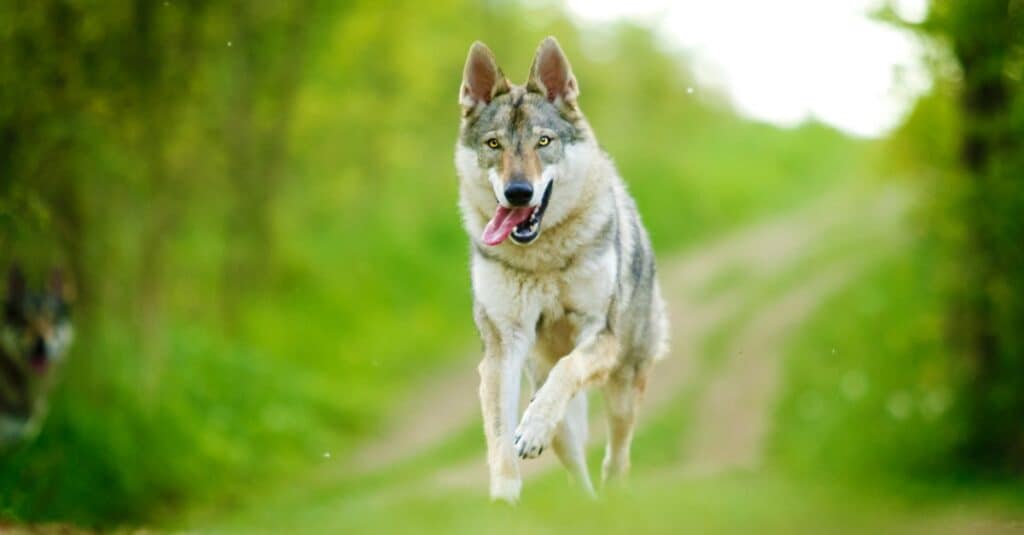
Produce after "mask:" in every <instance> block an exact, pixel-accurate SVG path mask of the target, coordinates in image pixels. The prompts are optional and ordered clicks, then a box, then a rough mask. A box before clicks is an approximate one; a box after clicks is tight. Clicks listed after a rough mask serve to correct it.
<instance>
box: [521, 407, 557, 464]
mask: <svg viewBox="0 0 1024 535" xmlns="http://www.w3.org/2000/svg"><path fill="white" fill-rule="evenodd" d="M531 409H534V410H531ZM535 409H536V408H535V407H534V406H533V405H532V404H531V405H530V406H529V407H527V408H526V413H525V414H523V421H522V422H520V424H519V428H518V429H516V436H515V439H514V440H513V442H512V446H513V447H514V448H515V450H516V454H517V455H519V457H520V458H521V459H532V458H534V457H538V456H540V454H541V453H544V448H545V447H546V446H547V445H548V444H550V443H551V436H552V434H553V433H554V432H555V427H556V426H557V425H558V422H552V421H551V420H550V419H549V418H546V417H543V416H541V415H539V414H538V413H537V411H536V410H535Z"/></svg>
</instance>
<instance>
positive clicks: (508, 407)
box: [478, 318, 532, 503]
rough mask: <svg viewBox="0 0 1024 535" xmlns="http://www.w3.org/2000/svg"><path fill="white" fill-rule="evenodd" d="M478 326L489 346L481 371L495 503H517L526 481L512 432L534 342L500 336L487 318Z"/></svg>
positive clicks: (510, 335)
mask: <svg viewBox="0 0 1024 535" xmlns="http://www.w3.org/2000/svg"><path fill="white" fill-rule="evenodd" d="M478 323H482V325H480V331H481V334H483V339H484V346H485V348H484V358H483V360H482V361H480V366H479V367H478V371H479V372H480V406H481V409H482V412H483V419H484V434H485V435H486V437H487V464H488V467H489V468H490V477H491V499H492V500H504V501H506V502H509V503H516V502H517V501H518V500H519V492H520V490H521V489H522V480H521V479H520V476H519V462H518V459H517V458H516V454H515V452H514V451H513V449H512V431H513V430H514V429H515V425H516V422H518V420H519V387H520V380H521V378H522V373H523V363H524V361H525V360H526V354H527V352H528V351H529V348H530V344H531V340H532V338H531V337H530V336H529V335H528V334H526V333H519V332H515V331H510V332H499V331H498V330H497V329H495V328H494V325H493V324H492V323H491V322H490V321H486V318H485V321H484V322H479V321H478Z"/></svg>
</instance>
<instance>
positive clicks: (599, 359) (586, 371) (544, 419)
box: [514, 323, 619, 459]
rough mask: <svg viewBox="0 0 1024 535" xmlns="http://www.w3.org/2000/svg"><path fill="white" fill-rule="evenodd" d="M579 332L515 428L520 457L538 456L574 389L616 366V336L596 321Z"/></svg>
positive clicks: (599, 380) (602, 378)
mask: <svg viewBox="0 0 1024 535" xmlns="http://www.w3.org/2000/svg"><path fill="white" fill-rule="evenodd" d="M583 332H584V334H583V335H582V336H581V337H580V339H579V342H578V343H577V345H576V347H575V349H573V350H572V352H571V353H569V354H568V355H566V356H564V357H562V358H561V359H560V360H559V361H558V363H556V364H555V366H554V367H553V368H551V373H549V374H548V378H547V381H545V382H544V386H542V387H541V388H540V390H539V391H537V394H536V395H535V396H534V399H533V401H532V402H531V403H530V405H529V406H528V407H527V408H526V412H525V413H524V414H523V420H522V422H521V423H520V424H519V427H518V428H517V429H516V436H515V439H514V448H515V451H516V454H517V455H518V456H520V457H522V458H524V459H526V458H532V457H536V456H538V455H540V454H541V452H543V451H544V448H545V446H547V445H548V444H549V443H550V442H551V437H552V435H553V434H554V432H555V428H556V427H558V423H559V422H561V421H562V418H563V417H564V416H565V410H566V406H567V405H568V403H569V400H570V399H572V397H573V396H575V395H576V393H577V392H580V391H581V390H583V389H585V388H587V387H589V386H593V385H596V384H601V383H603V382H604V381H605V380H606V379H607V377H608V374H609V373H611V371H612V370H613V369H614V367H615V366H616V363H617V357H618V354H619V340H618V338H617V337H616V336H615V335H614V334H612V333H611V332H610V331H609V330H607V327H606V326H605V325H604V324H600V323H593V324H591V325H589V328H588V329H585V330H584V331H583Z"/></svg>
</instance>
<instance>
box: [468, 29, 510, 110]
mask: <svg viewBox="0 0 1024 535" xmlns="http://www.w3.org/2000/svg"><path fill="white" fill-rule="evenodd" d="M508 91H509V85H508V80H506V79H505V75H504V74H503V73H502V72H501V69H500V68H498V62H497V61H496V60H495V59H494V53H493V52H491V49H489V48H487V45H485V44H483V43H481V42H480V41H477V42H475V43H473V45H472V46H470V47H469V56H467V57H466V67H465V68H464V69H463V71H462V87H460V88H459V104H461V105H462V111H463V113H464V114H466V113H469V112H470V111H472V110H473V109H474V108H476V107H477V106H478V105H480V104H487V103H489V102H490V101H491V100H493V99H494V97H496V96H498V95H501V94H504V93H507V92H508Z"/></svg>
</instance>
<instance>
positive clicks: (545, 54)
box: [526, 37, 580, 106]
mask: <svg viewBox="0 0 1024 535" xmlns="http://www.w3.org/2000/svg"><path fill="white" fill-rule="evenodd" d="M526 87H527V89H529V90H530V91H533V92H536V93H540V94H542V95H544V96H546V97H547V98H548V100H550V101H551V102H554V103H555V104H559V101H561V102H564V103H566V104H569V105H570V106H575V105H576V97H578V96H579V95H580V90H579V87H578V86H577V85H576V77H575V76H573V74H572V67H570V66H569V59H568V58H566V57H565V52H562V47H560V46H558V41H557V40H555V38H554V37H548V38H546V39H544V40H543V41H541V42H540V46H539V47H537V55H536V56H535V57H534V58H533V66H532V67H530V79H529V81H528V82H526Z"/></svg>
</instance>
